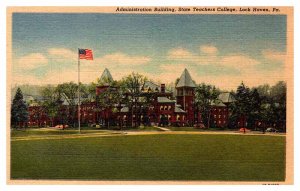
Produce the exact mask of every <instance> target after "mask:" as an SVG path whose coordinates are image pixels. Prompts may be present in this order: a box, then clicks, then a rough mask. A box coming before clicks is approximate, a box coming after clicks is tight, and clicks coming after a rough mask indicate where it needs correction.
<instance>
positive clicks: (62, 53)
mask: <svg viewBox="0 0 300 191" xmlns="http://www.w3.org/2000/svg"><path fill="white" fill-rule="evenodd" d="M48 54H49V56H51V57H53V58H54V59H57V60H72V61H74V60H77V59H78V55H77V53H76V52H74V51H72V50H70V49H66V48H50V49H48Z"/></svg>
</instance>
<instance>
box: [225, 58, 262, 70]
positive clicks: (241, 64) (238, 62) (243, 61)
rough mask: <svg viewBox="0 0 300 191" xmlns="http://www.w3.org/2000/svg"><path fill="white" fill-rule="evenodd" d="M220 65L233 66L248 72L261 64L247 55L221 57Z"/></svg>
mask: <svg viewBox="0 0 300 191" xmlns="http://www.w3.org/2000/svg"><path fill="white" fill-rule="evenodd" d="M219 64H220V65H223V66H231V67H234V68H236V69H242V70H247V69H249V68H251V67H254V66H256V65H258V64H260V62H259V61H257V60H255V59H253V58H250V57H249V56H246V55H241V54H235V55H226V56H223V57H220V61H219Z"/></svg>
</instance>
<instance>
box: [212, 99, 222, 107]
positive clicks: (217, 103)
mask: <svg viewBox="0 0 300 191" xmlns="http://www.w3.org/2000/svg"><path fill="white" fill-rule="evenodd" d="M210 105H211V106H217V107H226V105H225V104H224V103H222V102H221V101H219V100H216V101H214V102H212V103H211V104H210Z"/></svg>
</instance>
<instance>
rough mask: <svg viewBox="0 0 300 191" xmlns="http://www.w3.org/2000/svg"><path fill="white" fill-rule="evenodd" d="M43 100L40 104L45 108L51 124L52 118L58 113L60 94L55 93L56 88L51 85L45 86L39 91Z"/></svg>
mask: <svg viewBox="0 0 300 191" xmlns="http://www.w3.org/2000/svg"><path fill="white" fill-rule="evenodd" d="M41 94H42V96H43V98H44V102H43V103H42V106H43V107H44V108H45V110H46V113H47V115H48V117H49V118H50V121H51V124H50V126H53V123H54V118H55V117H56V116H57V115H58V111H59V109H60V104H59V100H60V95H59V94H58V93H57V91H56V88H55V87H53V86H47V87H45V88H44V89H42V92H41Z"/></svg>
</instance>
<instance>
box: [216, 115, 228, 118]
mask: <svg viewBox="0 0 300 191" xmlns="http://www.w3.org/2000/svg"><path fill="white" fill-rule="evenodd" d="M214 118H215V119H217V118H218V119H221V118H222V115H214ZM223 118H226V115H223Z"/></svg>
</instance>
